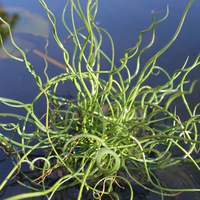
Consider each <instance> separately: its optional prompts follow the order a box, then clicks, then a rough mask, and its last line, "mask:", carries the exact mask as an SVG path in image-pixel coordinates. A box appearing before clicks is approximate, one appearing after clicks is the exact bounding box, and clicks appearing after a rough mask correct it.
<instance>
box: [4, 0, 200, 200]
mask: <svg viewBox="0 0 200 200" xmlns="http://www.w3.org/2000/svg"><path fill="white" fill-rule="evenodd" d="M39 1H40V3H41V5H42V6H43V7H44V9H45V10H46V13H47V17H48V19H49V21H50V22H51V24H52V27H53V36H54V39H55V41H56V43H57V45H58V46H59V47H60V48H61V49H62V51H63V59H64V61H65V64H66V72H65V73H62V74H60V75H58V76H55V77H53V78H49V77H48V75H47V73H46V69H45V74H46V78H47V82H46V83H45V84H43V83H42V80H41V78H40V76H38V75H37V74H36V73H35V71H34V67H33V66H32V65H31V63H30V62H28V61H27V59H26V55H25V53H24V52H23V51H22V50H21V49H20V48H19V47H18V46H17V45H16V44H15V42H14V40H13V39H12V34H11V30H10V26H9V24H8V23H7V22H6V21H4V20H3V19H2V18H0V19H1V21H2V22H3V23H4V24H5V25H6V27H7V28H8V30H9V33H10V38H11V41H12V44H13V46H15V48H16V49H17V50H18V51H19V52H20V53H21V55H22V57H23V58H22V59H21V58H17V57H15V56H13V55H11V54H9V53H8V52H6V53H7V55H8V56H10V57H11V58H13V59H15V60H18V61H20V62H24V63H25V66H26V68H27V70H28V71H29V72H30V73H31V74H32V75H33V77H34V79H35V81H36V84H37V85H38V87H39V89H40V91H41V92H40V93H39V94H38V95H37V96H36V97H35V99H34V100H33V102H31V103H29V104H24V103H22V102H19V101H15V100H11V99H6V98H3V97H0V101H1V102H2V103H3V104H5V105H7V106H11V107H21V108H24V109H25V110H26V112H27V114H26V115H25V116H21V115H16V114H9V113H0V116H4V117H14V118H18V119H20V120H22V121H23V126H22V127H20V125H19V124H14V123H7V124H2V123H1V124H0V125H1V127H2V128H3V129H5V130H7V131H9V132H11V131H13V132H15V134H16V133H18V135H19V136H20V138H21V142H17V141H15V140H14V139H11V138H8V137H6V136H5V135H3V134H1V135H0V141H1V144H2V146H3V147H4V148H5V149H7V151H8V150H9V151H12V152H13V153H15V154H16V155H17V158H18V162H17V163H15V166H14V168H13V170H12V171H11V172H10V173H9V174H8V176H7V177H6V179H5V180H4V181H3V182H2V183H1V185H0V189H2V188H3V187H4V186H5V184H6V183H7V181H8V180H9V178H10V177H11V176H12V175H13V174H14V172H15V171H16V170H17V169H18V170H20V167H21V164H22V163H24V162H26V163H28V164H29V165H30V169H31V170H37V171H39V174H40V176H39V177H38V179H37V180H36V179H35V180H32V179H31V178H30V177H29V176H28V175H26V174H23V175H24V176H25V177H26V179H27V180H29V181H31V182H32V183H33V184H35V187H34V186H27V185H26V187H28V188H29V189H31V190H32V191H33V192H30V193H26V194H20V195H17V196H15V197H12V198H9V199H23V198H29V197H36V196H41V195H46V196H47V197H48V199H51V198H52V196H53V195H54V193H55V192H56V191H60V190H64V189H66V188H70V187H72V186H75V185H79V186H80V189H79V194H78V199H81V196H82V194H83V191H84V188H86V189H87V190H91V191H92V192H93V197H94V199H101V197H102V196H103V195H106V194H110V195H113V196H115V197H116V198H118V196H117V194H116V193H115V192H114V191H113V185H117V186H119V187H120V185H119V183H121V182H124V183H125V184H126V185H127V186H128V187H129V188H130V199H133V195H134V194H133V188H132V187H133V182H136V183H137V184H139V185H141V186H142V187H144V188H146V189H148V190H149V191H151V192H155V193H158V194H161V195H162V197H163V196H164V195H168V196H169V195H176V194H178V193H179V192H183V191H199V190H200V189H192V188H188V189H173V188H165V187H163V186H162V185H161V183H160V182H159V179H158V178H157V177H156V176H155V174H154V172H155V170H156V169H161V168H163V169H164V168H166V167H169V166H172V165H175V164H177V163H180V162H181V161H183V160H184V162H191V163H193V164H194V165H195V166H196V167H197V169H198V170H199V166H198V162H199V160H195V159H194V158H193V157H192V156H191V154H192V153H193V152H198V151H199V148H198V145H199V144H200V141H199V140H198V130H197V123H198V122H199V115H197V114H196V111H197V109H198V106H199V104H198V105H196V107H195V108H194V110H191V109H190V106H189V105H188V103H187V100H186V98H185V95H186V94H190V93H191V92H192V90H193V87H194V85H195V82H196V81H194V82H193V83H192V84H191V86H190V89H189V90H188V91H185V90H184V85H185V84H186V83H187V81H186V78H187V75H188V73H189V72H190V71H191V70H192V69H194V68H195V67H196V66H198V65H199V64H200V62H199V57H200V55H198V57H197V58H196V60H195V61H194V63H193V64H192V65H191V66H190V67H187V68H186V64H187V61H188V59H187V60H186V62H185V64H184V65H183V67H182V68H181V69H177V70H175V71H174V73H173V75H172V76H171V77H170V75H169V74H168V73H167V72H166V71H165V70H164V69H163V68H161V67H159V66H157V65H156V61H157V59H158V57H160V56H161V55H162V54H163V53H164V52H165V51H166V50H167V49H168V48H169V47H170V45H171V44H172V43H173V42H174V41H175V39H176V38H177V36H178V34H179V32H180V30H181V27H182V25H183V22H184V19H185V17H186V14H187V12H188V10H189V7H190V6H191V4H192V2H193V0H191V1H190V2H189V3H188V6H187V7H186V9H185V11H184V13H183V16H182V18H181V20H180V23H179V25H178V27H177V30H176V32H175V33H174V35H173V37H172V38H171V40H170V41H169V42H168V44H167V45H166V46H164V47H163V48H162V49H161V50H160V51H158V52H157V53H156V54H155V55H154V56H153V57H152V58H151V59H150V60H149V61H148V62H147V63H146V64H145V66H144V67H143V68H142V69H140V68H141V67H140V58H141V55H142V54H143V53H144V52H145V51H147V50H148V49H149V48H151V46H152V45H153V43H154V40H155V29H156V26H157V25H158V24H159V23H161V22H162V21H163V20H165V19H166V18H167V16H168V12H169V11H168V8H167V12H166V15H165V17H163V18H162V19H161V20H159V21H156V14H154V16H153V19H152V23H151V25H150V27H149V28H148V29H146V30H143V31H141V32H140V34H139V36H138V41H137V43H136V45H135V46H134V47H132V48H130V49H127V50H126V51H125V52H124V57H123V58H122V59H121V60H120V61H121V66H119V67H117V66H115V64H114V60H115V58H114V56H115V48H114V44H113V41H112V38H111V36H110V35H109V33H107V32H106V31H105V30H104V29H102V28H100V27H98V26H97V25H96V24H95V23H94V20H95V16H96V14H97V9H98V0H94V1H92V0H88V3H87V7H86V11H84V10H82V8H81V5H80V2H79V0H77V2H76V3H75V2H74V1H67V3H66V5H65V7H64V9H63V14H62V21H63V25H64V26H65V28H66V30H67V31H68V32H69V36H68V37H67V39H66V40H70V39H71V40H73V42H74V52H73V55H72V56H71V57H70V56H69V53H68V51H67V49H66V48H65V47H64V45H63V44H62V42H61V41H60V39H59V37H58V34H57V29H56V19H55V16H54V14H53V13H52V12H51V11H50V10H49V8H48V6H47V4H46V3H45V2H44V0H39ZM70 4H71V5H70ZM70 6H71V20H72V25H73V30H70V29H69V27H68V26H67V24H66V22H65V12H66V9H67V7H70ZM74 13H76V14H78V16H79V17H80V18H81V20H82V22H83V24H84V27H82V28H76V24H75V20H74ZM84 13H86V14H84ZM83 30H84V31H83ZM149 31H152V37H151V41H150V43H149V44H148V45H147V46H146V47H144V48H143V49H141V50H140V44H141V41H142V36H143V34H144V33H146V32H149ZM83 32H84V33H85V32H86V34H85V35H84V34H83ZM102 33H104V34H106V35H107V36H108V38H109V40H110V43H111V47H112V48H111V50H112V57H111V58H109V57H108V56H107V55H106V54H105V53H104V52H103V50H102V49H101V45H102V41H103V38H102ZM1 43H2V44H3V42H2V37H1ZM2 48H3V46H2ZM4 50H5V49H4ZM5 51H6V50H5ZM134 56H136V58H137V62H136V65H135V71H134V73H133V74H131V73H130V71H129V68H128V61H129V60H130V59H131V58H133V57H134ZM100 57H104V58H105V59H106V60H107V61H108V62H109V63H110V69H108V70H102V68H101V64H100ZM76 60H78V61H77V62H76ZM122 70H123V72H124V71H125V72H126V79H125V78H124V77H122ZM155 71H157V73H155ZM161 73H162V74H163V75H165V76H166V78H167V82H166V83H165V84H163V85H159V86H156V87H151V86H149V85H146V83H145V81H146V80H147V79H148V78H149V77H150V76H159V75H160V74H161ZM102 75H107V77H108V79H107V80H104V79H102V78H101V77H102ZM179 77H181V82H180V83H179V85H175V83H174V82H175V81H176V80H177V79H178V78H179ZM133 81H135V82H136V83H135V85H134V86H133V87H132V85H133V84H132V83H133ZM63 82H67V84H69V82H70V84H72V85H74V86H75V88H76V89H77V97H76V100H75V101H73V100H70V99H67V98H61V97H58V96H57V88H58V87H59V85H60V84H62V83H63ZM42 96H44V97H45V98H46V105H47V107H46V113H45V114H44V116H43V117H44V118H45V122H43V121H41V120H40V119H38V118H37V116H36V115H35V113H34V105H35V103H36V102H37V100H38V99H39V98H40V97H42ZM177 98H180V99H181V101H182V102H183V103H184V105H185V108H186V109H187V111H188V115H189V116H190V117H189V119H188V120H187V121H184V122H182V121H181V119H180V118H179V116H178V115H177V113H176V108H173V107H172V103H173V102H174V100H175V99H177ZM164 101H165V103H163V102H164ZM165 121H170V122H171V124H170V126H169V125H168V124H165ZM28 124H33V125H34V126H35V127H36V130H35V131H34V132H33V133H27V132H26V127H27V126H28ZM35 141H37V143H35ZM38 149H40V150H43V151H45V152H47V153H46V154H45V156H40V157H37V158H35V159H30V157H29V156H30V155H31V153H32V152H33V151H34V150H38ZM174 150H178V151H179V154H178V155H176V153H174ZM180 152H181V153H180ZM38 161H39V162H40V163H43V164H42V165H38V164H37V162H38ZM55 171H59V173H61V174H62V175H61V176H57V179H56V180H55V182H54V184H53V185H50V184H48V181H47V177H48V176H50V175H51V174H52V173H53V172H55ZM20 172H21V173H23V171H22V170H20ZM139 174H142V177H143V179H144V181H141V180H139V179H138V178H137V175H139ZM37 181H38V182H39V183H40V184H39V185H37V183H36V182H37ZM145 181H146V182H149V183H150V184H152V185H153V186H154V188H155V189H151V188H149V187H148V186H146V184H145ZM19 183H20V184H22V185H23V183H21V182H19ZM99 186H105V188H104V187H103V189H102V187H99ZM38 187H39V189H38Z"/></svg>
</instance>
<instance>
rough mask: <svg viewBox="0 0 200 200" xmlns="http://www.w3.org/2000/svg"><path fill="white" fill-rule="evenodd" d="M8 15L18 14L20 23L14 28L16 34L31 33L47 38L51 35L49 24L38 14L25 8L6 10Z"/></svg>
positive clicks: (9, 8)
mask: <svg viewBox="0 0 200 200" xmlns="http://www.w3.org/2000/svg"><path fill="white" fill-rule="evenodd" d="M5 11H6V12H7V13H8V14H18V15H19V18H20V19H19V21H18V22H17V25H16V26H15V28H14V30H13V31H14V32H18V33H29V34H32V35H36V36H41V37H46V36H48V35H49V22H48V21H47V20H46V19H45V18H43V17H42V16H40V15H38V14H34V13H31V12H30V11H28V10H25V9H24V8H15V7H8V8H5Z"/></svg>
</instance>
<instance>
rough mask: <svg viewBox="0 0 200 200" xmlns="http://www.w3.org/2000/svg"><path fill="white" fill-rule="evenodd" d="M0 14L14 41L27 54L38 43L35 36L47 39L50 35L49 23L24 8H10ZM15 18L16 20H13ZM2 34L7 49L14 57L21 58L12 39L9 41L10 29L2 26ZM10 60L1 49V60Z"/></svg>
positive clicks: (0, 29)
mask: <svg viewBox="0 0 200 200" xmlns="http://www.w3.org/2000/svg"><path fill="white" fill-rule="evenodd" d="M0 14H1V15H3V16H4V17H3V18H4V20H6V21H7V22H8V23H9V24H10V26H11V29H12V32H13V39H14V41H15V43H16V44H17V45H18V46H19V47H20V48H21V49H22V50H24V51H25V52H28V51H30V50H31V49H33V48H34V47H35V46H36V43H37V42H36V41H35V40H34V39H33V40H31V39H30V38H32V37H33V36H39V37H47V36H48V34H49V22H48V21H47V20H46V19H45V18H43V17H42V16H40V15H38V14H34V13H31V12H30V11H28V10H25V9H24V8H16V7H8V8H5V9H4V10H3V9H1V10H0ZM13 16H15V19H16V20H12V19H13ZM0 34H1V35H2V37H3V39H4V43H3V45H4V47H5V49H6V50H7V51H8V52H9V53H10V54H12V55H14V56H17V57H18V56H20V55H21V54H20V52H19V51H18V50H17V49H16V48H15V47H14V46H13V44H12V43H11V41H10V39H8V29H7V27H6V26H4V25H3V24H1V26H0ZM6 58H10V57H9V56H8V55H6V54H5V52H4V51H3V49H0V59H6Z"/></svg>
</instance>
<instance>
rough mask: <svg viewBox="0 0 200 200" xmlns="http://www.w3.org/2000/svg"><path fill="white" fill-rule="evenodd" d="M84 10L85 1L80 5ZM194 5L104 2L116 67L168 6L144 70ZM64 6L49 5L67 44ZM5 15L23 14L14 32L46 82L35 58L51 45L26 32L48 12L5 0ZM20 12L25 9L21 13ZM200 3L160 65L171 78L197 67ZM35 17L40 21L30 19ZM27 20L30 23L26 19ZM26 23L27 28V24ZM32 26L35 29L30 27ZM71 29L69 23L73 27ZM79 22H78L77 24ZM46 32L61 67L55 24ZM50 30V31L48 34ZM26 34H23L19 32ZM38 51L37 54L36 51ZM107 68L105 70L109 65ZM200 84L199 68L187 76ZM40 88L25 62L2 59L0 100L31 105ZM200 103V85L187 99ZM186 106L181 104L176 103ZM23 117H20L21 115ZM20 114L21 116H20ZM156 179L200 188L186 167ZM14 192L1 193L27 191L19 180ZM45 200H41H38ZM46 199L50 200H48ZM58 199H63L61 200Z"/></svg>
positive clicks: (5, 164)
mask: <svg viewBox="0 0 200 200" xmlns="http://www.w3.org/2000/svg"><path fill="white" fill-rule="evenodd" d="M81 2H82V4H83V5H85V2H86V0H83V1H81ZM188 2H189V0H176V1H172V0H162V1H161V0H151V1H148V0H140V1H138V0H99V11H98V14H97V17H96V23H97V24H99V25H100V26H101V27H103V28H104V29H106V30H107V31H108V32H109V33H110V34H111V36H112V37H113V41H114V44H115V48H116V55H115V57H116V65H119V59H120V58H122V57H123V53H124V50H125V49H127V48H130V47H132V46H134V44H135V43H136V42H137V36H138V33H139V32H140V31H141V30H143V29H146V28H147V27H149V25H150V23H151V20H152V16H153V13H154V12H158V11H161V13H160V14H159V15H158V18H161V17H163V16H164V15H165V13H166V8H167V4H169V8H170V14H169V16H168V18H167V19H166V20H165V21H164V22H162V23H161V24H159V25H158V26H157V28H156V40H155V44H154V45H153V47H152V48H151V49H150V50H149V51H147V52H146V53H144V55H143V57H142V65H144V64H145V63H146V62H147V61H148V59H149V58H151V56H153V55H154V54H155V53H156V52H157V51H158V50H160V49H161V48H162V47H163V46H164V45H165V44H166V43H167V42H168V41H169V40H170V38H171V37H172V35H173V34H174V32H175V30H176V28H177V25H178V23H179V20H180V18H181V15H182V13H183V11H184V9H185V7H186V5H187V3H188ZM64 3H65V1H63V0H48V5H49V8H50V9H51V11H52V12H53V13H54V14H55V15H56V17H57V28H58V30H59V31H58V32H59V37H60V39H61V40H64V39H65V38H66V36H67V32H66V31H65V29H64V28H63V26H62V22H61V13H62V8H63V6H64ZM0 6H1V9H5V12H7V11H8V10H7V8H8V7H12V8H15V9H13V10H14V11H16V12H17V14H18V17H19V18H18V21H17V22H16V24H15V28H16V29H17V28H18V29H19V31H17V32H16V36H19V37H20V38H22V39H24V40H25V44H26V45H27V43H28V42H29V43H28V46H27V47H24V48H26V50H27V57H28V59H29V61H30V62H31V63H32V65H33V66H34V68H35V71H36V72H37V73H38V74H40V75H41V76H42V78H43V80H44V81H45V76H44V74H43V70H44V61H43V58H42V57H41V56H38V55H37V54H36V53H35V52H37V51H40V52H43V53H44V52H45V50H44V46H45V44H46V40H45V38H44V37H43V35H42V34H36V32H37V31H40V30H37V29H36V27H34V34H31V33H30V32H28V31H27V32H24V31H23V29H22V27H23V26H22V24H20V22H23V21H22V16H23V15H24V12H26V11H28V12H29V15H28V16H29V18H30V20H33V19H34V18H35V17H36V15H39V16H41V17H43V18H44V19H46V13H45V11H44V9H43V8H42V7H41V6H40V4H39V2H38V1H37V0H35V1H33V0H32V1H31V0H29V1H27V0H17V1H13V0H2V1H1V2H0ZM16 8H23V9H22V10H19V9H16ZM199 10H200V2H199V1H195V2H194V3H193V5H192V6H191V8H190V10H189V12H188V15H187V18H186V20H185V23H184V26H183V28H182V30H181V32H180V35H179V37H178V38H177V40H176V41H175V42H174V44H173V45H172V46H171V47H170V49H168V50H167V51H166V52H165V53H164V54H163V55H162V56H161V57H160V58H159V59H158V63H157V64H158V65H160V66H162V67H163V68H164V69H166V70H167V71H168V72H169V73H170V74H172V73H173V71H174V70H175V69H177V68H180V67H182V65H183V64H184V61H185V59H186V57H187V56H189V57H190V59H189V62H188V65H189V64H191V63H192V62H194V60H195V58H196V56H197V54H198V53H200V26H199V24H200V12H199ZM9 12H10V11H9ZM30 13H32V14H35V16H33V15H31V14H30ZM27 18H28V17H27ZM23 23H25V22H23ZM29 23H32V21H31V22H29ZM69 23H70V22H69ZM79 23H80V22H79V21H78V20H77V24H79ZM45 26H46V29H45V30H44V32H45V31H46V32H47V33H48V35H49V46H48V56H49V57H50V58H52V59H54V60H56V61H58V62H60V63H61V64H64V62H63V60H62V52H61V51H60V50H59V49H58V47H57V45H56V43H55V42H54V41H53V38H52V36H51V26H50V24H47V25H45ZM48 27H49V29H48ZM20 30H21V31H20ZM150 38H151V35H150V34H145V35H144V39H143V42H142V46H145V45H146V44H148V42H149V41H150ZM67 48H68V50H69V51H72V49H73V46H70V43H69V44H68V47H67ZM103 48H104V49H105V52H106V53H108V54H109V53H110V51H109V50H108V51H107V49H109V48H110V46H109V47H108V46H107V45H106V43H104V45H103ZM35 50H36V51H35ZM134 65H135V60H134V59H133V60H132V61H131V62H130V66H134ZM105 68H106V64H105ZM62 72H64V71H63V69H62V66H61V67H59V66H58V65H55V64H52V63H49V69H48V74H49V76H50V77H53V76H55V75H57V74H59V73H62ZM199 78H200V68H199V67H197V68H196V69H195V70H194V71H192V72H191V73H190V74H189V75H188V79H190V80H195V79H199ZM159 83H162V79H158V80H156V81H155V80H154V79H149V84H150V85H152V86H154V85H158V84H159ZM38 92H39V91H38V88H37V86H36V84H35V82H34V79H33V77H32V75H31V74H29V72H28V71H27V70H26V68H25V66H24V64H23V63H22V62H17V61H13V60H11V59H6V58H5V57H2V59H1V60H0V97H7V98H12V99H16V100H19V101H22V102H31V101H32V100H33V99H34V97H35V96H36V95H37V94H38ZM58 93H59V94H60V95H67V94H70V95H72V96H74V95H75V94H74V93H73V90H72V88H71V86H70V85H69V86H67V87H66V86H65V85H64V86H63V87H61V88H59V91H58ZM199 99H200V82H198V83H197V84H196V86H195V88H194V92H193V94H191V95H189V96H188V103H189V104H190V106H191V107H193V106H195V105H196V104H197V103H199ZM177 103H181V102H177ZM0 106H1V107H0V112H1V113H3V112H13V110H12V109H11V108H8V107H6V106H3V105H2V104H0ZM44 111H45V103H44V101H43V99H41V100H40V101H39V102H38V103H37V105H36V111H35V112H36V113H37V115H38V116H41V115H42V114H43V113H44ZM16 112H18V111H16ZM20 112H21V111H20ZM180 115H181V117H182V119H183V120H184V118H185V113H184V110H183V111H180ZM3 121H4V122H5V119H2V118H1V123H3ZM5 157H6V155H5V153H4V152H3V150H2V149H0V160H1V162H0V182H1V181H2V180H3V179H4V178H5V177H6V175H7V174H8V173H9V171H10V170H11V169H12V166H13V165H12V163H11V160H10V159H6V160H5V161H3V160H4V158H5ZM157 175H158V176H159V177H160V179H161V180H162V181H163V182H164V184H165V185H166V186H169V187H170V186H172V187H175V188H176V187H177V188H179V187H181V185H183V186H184V187H186V188H187V187H192V188H200V181H199V180H200V172H199V171H197V170H196V169H195V168H193V167H191V166H188V165H184V166H177V167H175V168H173V169H169V170H168V171H166V172H165V173H163V172H162V173H160V172H159V171H158V172H157ZM8 183H9V186H8V187H7V188H6V190H3V191H1V193H0V199H4V198H6V197H10V196H13V195H16V194H19V193H21V192H25V191H26V189H24V188H23V187H22V186H19V185H18V184H17V183H16V182H15V180H14V179H13V180H10V181H9V182H8ZM135 191H136V194H138V196H136V197H135V198H134V199H145V198H147V199H149V200H154V199H161V198H160V196H158V195H155V194H153V193H148V192H147V191H145V190H144V189H142V188H140V187H138V186H136V187H135ZM37 199H42V198H37ZM44 199H45V198H44ZM58 199H59V198H58ZM165 199H183V200H188V199H200V194H199V193H197V192H196V193H184V194H181V195H179V196H178V197H176V196H175V197H166V198H165Z"/></svg>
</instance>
